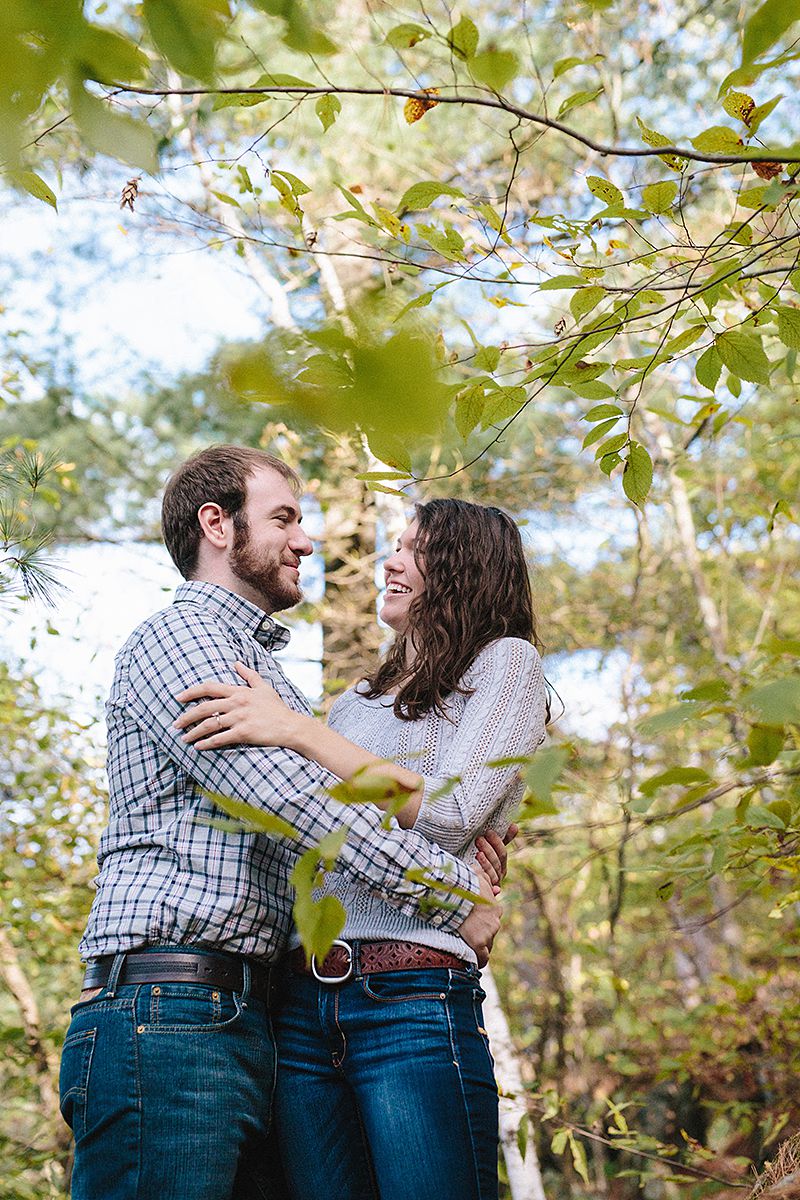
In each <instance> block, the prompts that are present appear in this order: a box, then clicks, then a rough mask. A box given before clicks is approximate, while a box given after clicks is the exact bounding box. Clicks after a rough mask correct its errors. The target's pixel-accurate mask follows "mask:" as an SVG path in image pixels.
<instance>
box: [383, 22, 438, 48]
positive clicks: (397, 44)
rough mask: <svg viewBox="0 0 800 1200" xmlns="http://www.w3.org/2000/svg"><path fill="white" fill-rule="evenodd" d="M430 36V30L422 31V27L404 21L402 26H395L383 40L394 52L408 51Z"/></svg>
mask: <svg viewBox="0 0 800 1200" xmlns="http://www.w3.org/2000/svg"><path fill="white" fill-rule="evenodd" d="M430 36H431V35H430V30H428V29H424V28H423V27H422V25H415V24H414V23H413V22H411V21H406V22H404V23H403V24H402V25H395V27H394V29H390V30H389V32H388V33H387V35H386V37H385V39H384V40H385V41H386V43H387V44H388V45H389V46H392V47H393V48H394V49H395V50H409V49H410V48H411V47H412V46H416V44H417V42H422V41H424V40H425V38H429V37H430Z"/></svg>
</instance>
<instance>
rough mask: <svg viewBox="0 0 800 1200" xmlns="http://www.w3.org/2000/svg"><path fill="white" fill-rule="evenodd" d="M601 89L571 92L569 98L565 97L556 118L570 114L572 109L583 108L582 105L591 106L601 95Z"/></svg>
mask: <svg viewBox="0 0 800 1200" xmlns="http://www.w3.org/2000/svg"><path fill="white" fill-rule="evenodd" d="M602 92H603V89H602V88H601V87H599V88H595V89H594V91H591V92H573V94H572V95H571V96H567V98H566V100H564V101H563V102H562V104H561V105H560V107H559V110H558V112H557V113H556V116H557V117H558V118H560V117H563V116H564V114H565V113H568V112H571V111H572V109H573V108H583V106H584V104H591V103H592V101H593V100H596V99H597V97H598V96H600V95H602Z"/></svg>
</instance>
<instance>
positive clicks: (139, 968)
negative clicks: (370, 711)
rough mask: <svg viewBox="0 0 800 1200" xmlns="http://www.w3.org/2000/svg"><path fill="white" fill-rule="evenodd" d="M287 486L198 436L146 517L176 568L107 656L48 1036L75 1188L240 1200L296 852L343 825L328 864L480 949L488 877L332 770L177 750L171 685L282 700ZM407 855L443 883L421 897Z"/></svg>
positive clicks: (289, 479) (269, 756) (260, 1139)
mask: <svg viewBox="0 0 800 1200" xmlns="http://www.w3.org/2000/svg"><path fill="white" fill-rule="evenodd" d="M300 487H301V485H300V480H299V479H298V477H297V476H296V475H295V474H294V472H293V471H291V470H290V469H289V468H288V467H287V466H286V465H285V464H284V463H282V462H281V461H280V460H279V459H277V458H274V457H273V456H271V455H268V454H265V453H263V452H261V451H256V450H250V449H245V448H242V447H236V446H219V447H212V448H211V449H209V450H206V451H203V452H202V453H201V454H198V455H196V456H195V457H194V458H192V459H190V460H189V461H188V462H187V463H184V464H183V466H182V467H181V468H179V470H178V471H177V472H176V474H175V475H174V476H173V478H172V479H171V480H170V482H169V484H168V486H167V490H166V493H165V496H164V503H163V510H162V526H163V531H164V539H165V542H166V544H167V547H168V549H169V551H170V554H171V555H172V557H173V560H174V561H175V564H176V566H177V567H178V569H179V571H180V572H181V574H182V575H183V576H184V579H185V580H186V581H187V582H186V583H184V584H183V585H181V587H179V588H178V590H177V593H176V597H175V602H174V603H173V605H172V606H171V607H170V608H168V609H166V610H165V611H163V612H161V613H158V614H156V615H155V616H154V617H151V618H150V619H149V620H147V621H145V622H144V623H143V624H142V625H140V626H139V628H138V629H137V630H135V632H134V633H133V634H132V636H131V637H130V639H129V640H128V642H127V643H126V644H125V646H124V647H123V649H122V650H121V652H120V654H119V655H118V657H117V663H116V672H115V676H114V682H113V685H112V689H111V695H110V698H109V702H108V730H109V749H108V771H109V785H110V795H109V824H108V827H107V829H106V830H105V832H104V834H103V836H102V838H101V843H100V851H99V856H98V861H99V864H100V874H99V878H98V880H97V895H96V897H95V901H94V904H93V905H92V910H91V913H90V916H89V923H88V927H87V930H86V934H85V936H84V939H83V941H82V943H81V952H82V954H83V956H84V957H85V958H86V959H88V960H89V967H88V970H87V973H86V978H85V984H84V987H85V990H84V992H82V993H81V1003H80V1004H79V1005H78V1006H77V1007H76V1008H75V1009H73V1019H72V1023H71V1025H70V1028H69V1031H68V1033H67V1037H66V1040H65V1043H64V1053H63V1058H62V1075H61V1090H62V1111H63V1113H64V1116H65V1119H66V1120H67V1121H68V1123H69V1124H70V1126H71V1127H72V1129H73V1131H74V1134H75V1145H76V1152H75V1168H74V1175H73V1191H72V1195H73V1200H116V1198H118V1200H133V1198H134V1197H136V1198H139V1197H148V1198H149V1197H151V1196H158V1198H159V1200H228V1198H230V1200H251V1198H253V1200H255V1198H256V1197H258V1198H263V1197H266V1196H267V1195H269V1194H270V1193H269V1191H268V1190H267V1189H268V1183H269V1176H270V1173H274V1172H275V1170H276V1167H275V1164H273V1163H271V1162H270V1159H269V1154H268V1152H267V1150H266V1139H267V1134H268V1130H269V1123H270V1100H271V1093H272V1085H273V1080H274V1070H275V1055H274V1047H273V1042H272V1038H271V1034H270V1025H269V1003H270V999H271V991H272V987H271V984H272V973H271V971H270V966H269V964H272V963H275V962H276V961H277V960H278V959H279V958H280V956H281V954H282V952H283V951H284V949H285V947H286V943H287V938H288V934H289V930H290V924H291V895H290V888H289V882H288V879H289V874H290V872H291V869H292V867H293V865H294V862H295V861H296V855H295V853H294V852H295V851H297V850H300V851H302V850H304V849H307V848H308V847H310V846H313V845H315V844H316V843H317V842H318V841H319V840H320V838H321V837H322V836H323V835H324V834H325V833H326V832H328V831H329V830H331V829H334V828H339V827H341V826H342V825H347V826H348V827H349V833H348V837H347V840H346V842H345V845H344V849H343V851H342V853H341V856H340V862H341V864H342V865H343V866H344V867H345V868H346V869H347V870H349V871H351V872H352V873H353V874H354V875H355V877H356V878H357V879H358V880H360V881H361V882H363V883H365V884H367V885H368V886H369V887H371V888H372V889H373V890H374V891H375V892H377V893H378V894H380V895H382V896H384V897H385V898H386V899H388V900H390V901H392V902H393V903H395V904H397V905H398V906H399V907H401V908H402V909H404V910H405V911H407V912H410V913H418V912H419V911H420V910H421V909H424V911H425V914H426V919H427V920H429V921H430V922H431V923H433V924H436V925H439V926H441V927H443V928H448V929H451V930H456V929H458V930H459V932H460V934H461V936H462V937H463V938H464V939H465V940H466V941H468V942H469V944H470V945H471V946H472V947H473V948H474V949H475V951H476V953H477V954H478V957H479V959H480V960H481V961H485V960H486V957H487V955H488V951H489V948H490V947H491V942H492V938H493V937H494V934H495V932H496V930H497V927H498V924H499V910H498V909H497V906H496V905H494V904H493V903H490V904H484V905H477V906H475V905H473V902H472V901H470V900H466V899H463V898H461V897H460V896H459V892H460V893H461V894H462V895H463V893H472V894H475V893H477V892H478V891H479V890H481V891H482V892H483V895H484V897H486V898H491V887H490V886H489V884H488V883H487V882H486V881H485V880H478V879H477V878H476V876H475V875H474V874H473V872H472V871H471V870H470V869H469V868H467V867H466V866H465V865H464V864H463V863H461V862H459V861H457V860H455V859H453V858H451V857H450V856H448V855H447V854H445V853H444V852H443V851H441V850H439V849H438V848H437V847H434V846H433V845H431V844H430V843H428V842H427V841H425V839H424V838H422V837H420V836H419V835H417V834H414V833H413V831H399V830H389V831H387V830H386V829H384V828H383V826H382V824H381V814H380V813H379V812H378V811H377V809H373V808H372V807H371V806H361V807H358V808H352V807H348V808H345V807H343V806H342V805H340V804H338V803H337V802H335V801H334V800H332V799H331V798H330V797H329V796H328V795H326V793H325V787H326V785H328V784H330V783H332V782H333V777H332V776H330V775H328V774H327V773H326V772H325V771H323V770H322V769H320V768H319V767H317V766H316V765H315V764H314V763H311V762H309V761H307V760H306V759H304V758H301V757H300V756H299V755H297V754H295V753H293V752H291V751H288V750H284V749H280V748H278V749H262V748H256V747H247V746H237V747H234V748H232V749H227V750H219V751H213V752H208V751H205V752H202V751H197V750H196V749H195V748H194V747H193V746H191V745H189V744H187V743H185V742H184V741H182V740H181V737H180V732H179V731H178V730H176V729H175V728H174V722H175V720H176V718H177V717H178V716H179V714H180V712H181V706H180V705H179V704H178V702H177V701H176V699H175V697H176V695H177V694H178V693H180V692H182V691H183V690H184V689H185V688H187V687H188V686H189V685H190V684H192V683H194V682H196V681H197V680H198V679H208V678H217V679H223V680H229V681H230V682H234V683H239V682H241V681H240V679H239V676H238V675H237V674H236V672H235V670H234V664H235V662H236V661H237V660H239V661H241V662H244V663H245V664H246V665H248V666H250V667H251V668H253V669H254V670H257V671H258V672H259V673H260V674H261V675H262V676H264V677H265V678H266V679H268V680H269V682H270V683H271V684H272V685H273V686H274V687H275V688H276V690H277V691H278V692H279V694H280V695H281V696H282V698H283V699H284V700H285V701H286V702H287V703H289V704H291V705H293V706H295V707H302V708H305V707H306V704H305V700H304V699H303V697H302V696H301V694H300V693H299V692H298V691H297V690H296V689H295V688H294V687H293V685H292V684H291V683H290V681H289V680H288V679H287V678H286V676H285V675H284V674H283V672H282V671H281V669H280V667H279V666H278V664H277V663H276V662H275V660H274V659H273V657H272V653H271V652H272V650H274V649H277V648H280V646H282V645H284V644H285V641H286V640H287V638H288V634H287V632H286V630H285V629H283V628H282V627H281V626H278V625H276V623H275V622H274V621H273V620H272V617H271V614H272V613H273V612H277V611H279V610H281V609H284V608H288V607H291V606H292V605H294V604H296V603H297V602H298V600H299V599H300V596H301V591H300V584H299V566H300V560H301V558H303V557H304V556H305V555H307V554H310V553H311V543H310V542H309V540H308V537H307V536H306V534H305V533H304V532H303V529H302V526H301V520H302V516H301V512H300V507H299V504H298V495H299V492H300ZM214 793H217V794H219V795H224V796H227V797H233V798H234V799H237V800H240V801H246V802H247V803H249V804H252V805H256V806H258V807H259V808H261V809H263V810H265V811H266V812H268V813H270V814H273V815H274V816H275V817H280V818H281V819H282V820H283V821H288V822H289V824H290V825H291V826H292V827H293V828H294V830H295V833H296V837H295V838H294V840H292V841H291V842H287V841H286V840H285V839H283V840H282V839H272V838H267V837H265V836H264V835H262V834H253V833H241V832H236V831H231V830H230V829H229V828H228V827H227V826H225V823H224V822H221V821H220V820H219V817H220V813H219V810H218V809H216V808H215V807H214V804H213V800H212V799H211V798H210V795H211V794H214ZM412 866H414V867H424V868H426V870H427V872H428V874H429V877H430V878H431V879H432V880H433V881H434V882H437V881H438V883H439V884H445V885H447V886H450V887H454V888H456V889H457V891H455V892H454V893H453V894H452V895H451V896H450V898H449V899H450V905H449V907H447V908H442V907H438V908H436V907H434V908H431V907H430V904H429V901H430V900H431V899H432V898H434V897H433V894H432V892H431V889H429V888H428V887H425V886H423V885H420V884H417V883H410V882H408V881H407V880H406V878H405V873H406V870H407V868H409V867H412Z"/></svg>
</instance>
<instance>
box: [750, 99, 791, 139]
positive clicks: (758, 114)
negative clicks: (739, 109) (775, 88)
mask: <svg viewBox="0 0 800 1200" xmlns="http://www.w3.org/2000/svg"><path fill="white" fill-rule="evenodd" d="M782 99H783V93H782V92H781V94H780V95H778V96H773V97H772V99H771V100H765V102H764V103H763V104H759V105H758V106H757V107H756V108H754V109H753V111H752V113H751V114H750V120H749V121H748V125H749V126H750V132H751V133H755V132H756V130H757V129H758V128H759V126H760V125H761V124H762V122H764V121H765V120H766V119H767V117H768V116H769V114H770V113H771V112H772V110H773V108H775V106H776V105H777V104H780V102H781V100H782Z"/></svg>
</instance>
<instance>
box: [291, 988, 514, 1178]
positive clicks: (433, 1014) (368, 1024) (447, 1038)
mask: <svg viewBox="0 0 800 1200" xmlns="http://www.w3.org/2000/svg"><path fill="white" fill-rule="evenodd" d="M484 998H485V997H484V993H483V992H482V990H481V988H480V977H479V975H478V972H477V970H475V971H472V970H469V971H463V972H462V971H453V970H447V969H443V968H436V969H425V970H411V971H392V972H386V973H385V974H384V973H381V974H375V975H359V974H358V973H357V974H356V975H355V977H354V978H352V979H351V980H349V981H348V982H347V983H345V984H342V985H335V986H332V985H330V984H326V983H320V982H318V981H317V980H316V979H314V978H312V977H310V976H307V975H292V976H291V977H290V979H289V981H288V984H287V986H286V991H285V995H284V997H283V1000H282V1002H279V1004H278V1007H277V1010H276V1013H275V1016H274V1027H275V1037H276V1042H277V1048H278V1082H277V1088H276V1096H275V1117H276V1122H277V1133H278V1139H279V1143H280V1147H281V1154H282V1157H283V1161H284V1169H285V1172H286V1176H287V1179H288V1182H289V1190H290V1194H291V1197H292V1200H330V1198H331V1197H336V1200H372V1198H374V1200H378V1198H380V1200H496V1198H497V1190H498V1184H497V1151H498V1134H497V1086H496V1084H495V1080H494V1074H493V1066H492V1058H491V1054H490V1052H489V1045H488V1039H487V1037H486V1033H485V1031H484V1028H483V1016H482V1012H481V1001H482V1000H483V999H484Z"/></svg>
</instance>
